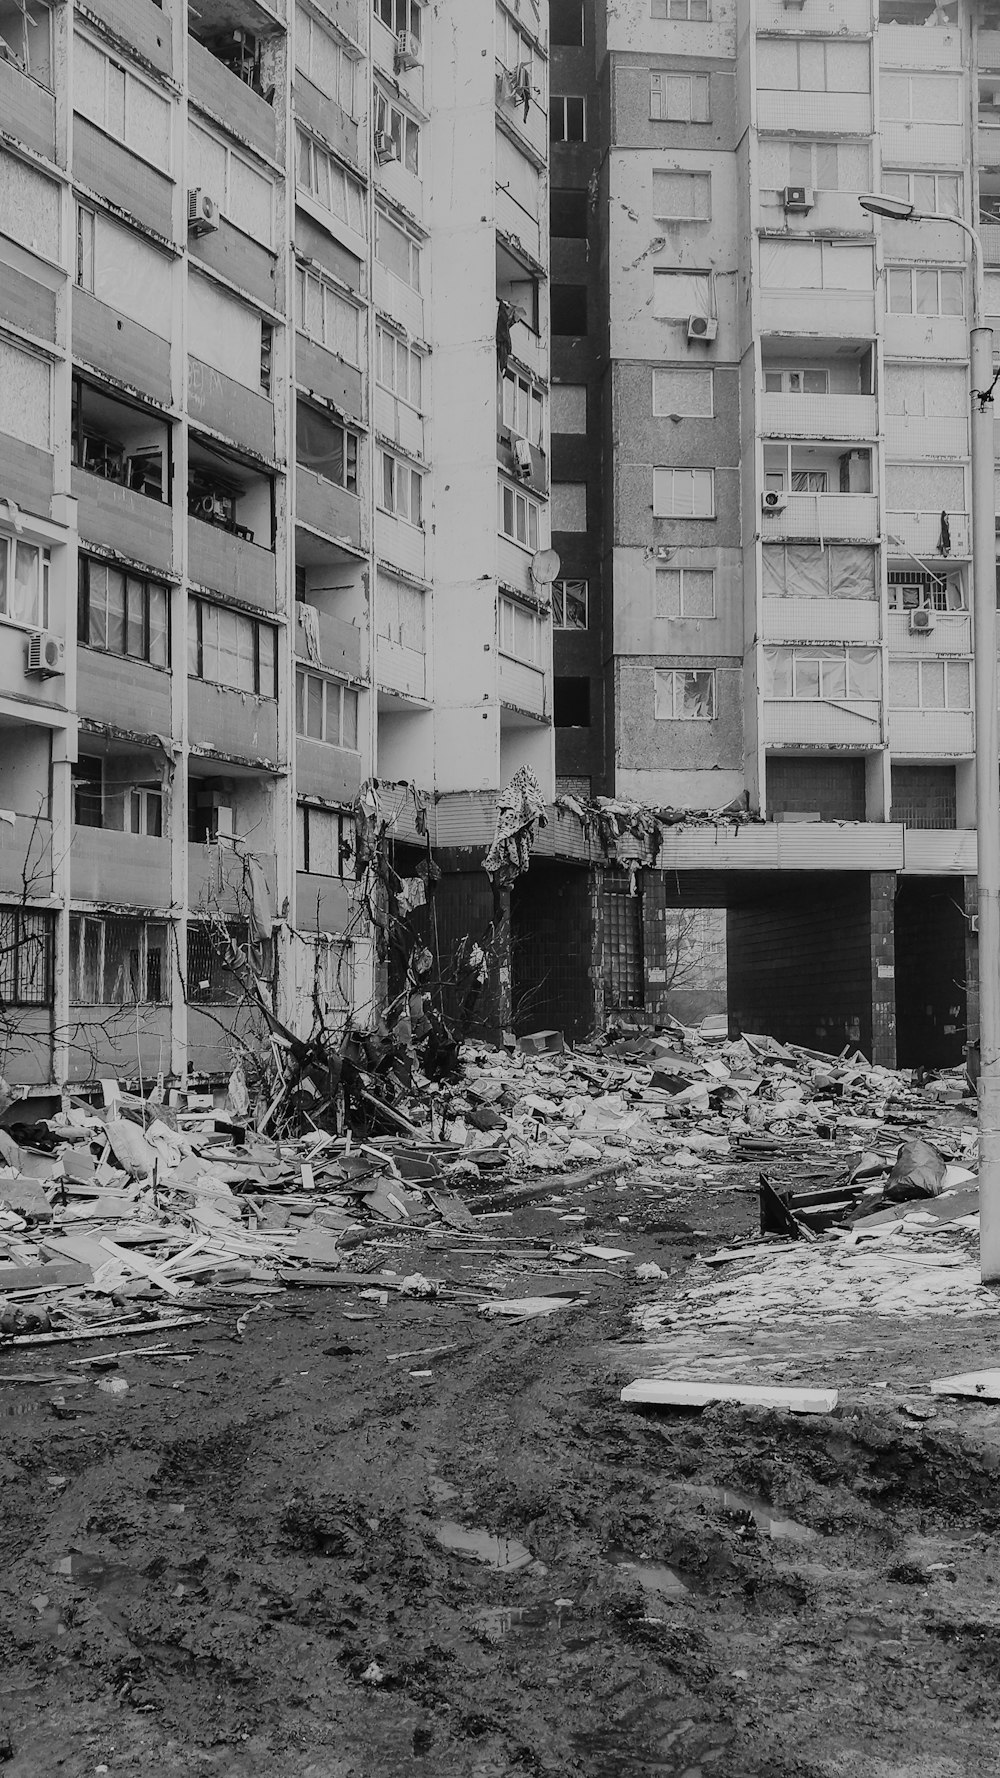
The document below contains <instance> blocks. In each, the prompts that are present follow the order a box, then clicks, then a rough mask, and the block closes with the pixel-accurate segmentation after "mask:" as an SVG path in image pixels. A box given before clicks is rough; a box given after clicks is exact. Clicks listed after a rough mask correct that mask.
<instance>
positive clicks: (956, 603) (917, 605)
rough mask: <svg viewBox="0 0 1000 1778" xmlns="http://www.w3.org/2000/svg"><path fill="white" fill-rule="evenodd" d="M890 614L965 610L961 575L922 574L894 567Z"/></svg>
mask: <svg viewBox="0 0 1000 1778" xmlns="http://www.w3.org/2000/svg"><path fill="white" fill-rule="evenodd" d="M886 578H887V580H888V583H889V610H890V611H920V610H928V611H964V610H965V588H964V587H963V585H962V580H961V576H960V575H954V574H952V575H944V574H921V573H919V572H918V570H917V569H916V568H904V569H895V568H890V570H889V573H888V575H887V577H886Z"/></svg>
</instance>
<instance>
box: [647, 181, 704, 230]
mask: <svg viewBox="0 0 1000 1778" xmlns="http://www.w3.org/2000/svg"><path fill="white" fill-rule="evenodd" d="M653 215H654V216H663V217H666V218H667V219H668V220H673V221H685V222H708V221H709V220H710V219H711V215H712V175H711V173H688V172H683V171H670V172H665V171H661V170H659V169H657V168H654V170H653Z"/></svg>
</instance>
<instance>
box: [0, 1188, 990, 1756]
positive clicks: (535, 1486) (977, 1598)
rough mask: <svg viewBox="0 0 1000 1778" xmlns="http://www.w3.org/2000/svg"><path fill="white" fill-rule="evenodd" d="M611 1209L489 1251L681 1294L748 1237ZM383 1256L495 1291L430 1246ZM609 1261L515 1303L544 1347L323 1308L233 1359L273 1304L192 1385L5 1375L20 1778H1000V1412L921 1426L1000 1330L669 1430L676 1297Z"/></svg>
mask: <svg viewBox="0 0 1000 1778" xmlns="http://www.w3.org/2000/svg"><path fill="white" fill-rule="evenodd" d="M585 1208H586V1214H587V1222H586V1224H580V1223H575V1224H569V1225H566V1224H560V1223H558V1222H557V1221H556V1219H555V1217H554V1216H553V1214H552V1212H551V1210H545V1209H542V1208H539V1207H537V1206H535V1207H524V1208H522V1209H520V1210H519V1211H518V1213H517V1216H516V1218H515V1219H514V1220H513V1221H511V1220H506V1221H504V1220H501V1221H498V1222H493V1223H492V1225H490V1226H492V1228H493V1229H494V1231H495V1230H496V1229H498V1228H499V1229H502V1230H503V1231H504V1232H505V1233H510V1232H511V1231H512V1230H513V1231H516V1232H519V1233H522V1234H529V1233H530V1234H533V1235H538V1234H540V1233H541V1234H544V1235H552V1233H553V1231H554V1230H555V1231H556V1232H557V1233H558V1235H559V1237H560V1238H568V1236H569V1235H570V1234H572V1235H573V1236H579V1234H580V1231H581V1229H585V1232H586V1235H587V1237H588V1238H590V1239H597V1238H599V1237H600V1236H603V1237H604V1238H605V1239H606V1240H610V1241H611V1242H613V1243H614V1244H617V1245H623V1246H628V1247H632V1248H634V1249H635V1251H636V1253H637V1255H638V1257H639V1258H641V1259H656V1260H658V1261H659V1263H660V1265H661V1266H662V1267H664V1268H665V1269H669V1270H670V1271H671V1274H672V1277H675V1278H682V1277H683V1276H684V1275H685V1274H686V1271H687V1269H688V1268H689V1267H690V1266H692V1265H694V1264H696V1263H697V1261H696V1255H697V1254H698V1253H699V1252H700V1251H705V1250H709V1249H711V1248H713V1247H714V1246H715V1245H717V1243H718V1240H719V1238H720V1237H728V1236H731V1235H733V1234H734V1233H737V1232H740V1231H742V1230H745V1229H747V1228H749V1227H751V1226H752V1224H753V1220H754V1214H755V1209H754V1205H753V1203H752V1201H751V1200H750V1199H749V1198H747V1197H746V1196H743V1195H740V1194H739V1193H737V1192H736V1191H734V1190H732V1189H728V1188H723V1189H715V1190H711V1191H705V1192H703V1193H700V1194H699V1195H698V1196H696V1197H688V1198H685V1199H683V1200H682V1201H681V1202H679V1203H678V1202H676V1201H675V1202H673V1203H670V1202H665V1201H664V1200H662V1199H659V1200H658V1199H657V1196H656V1193H655V1192H652V1193H651V1192H649V1191H648V1190H647V1191H646V1192H644V1193H640V1194H638V1195H637V1194H636V1193H635V1192H634V1191H629V1192H625V1193H622V1192H617V1193H616V1192H615V1191H614V1189H613V1188H604V1189H598V1190H597V1191H593V1192H591V1193H590V1194H589V1196H588V1197H587V1199H586V1203H585ZM624 1217H627V1218H628V1220H627V1221H623V1220H622V1218H624ZM484 1226H485V1225H484ZM699 1231H700V1232H699ZM394 1239H398V1238H397V1237H394ZM355 1257H356V1258H357V1260H358V1262H359V1263H360V1264H361V1265H364V1266H372V1267H376V1266H393V1267H395V1269H396V1270H397V1271H399V1272H400V1273H405V1272H409V1271H412V1270H413V1269H414V1266H415V1265H418V1266H419V1268H420V1270H422V1271H424V1272H426V1273H427V1274H429V1275H430V1276H432V1277H436V1278H447V1279H451V1280H452V1281H453V1282H454V1283H462V1284H465V1285H473V1286H476V1285H478V1283H479V1282H480V1281H481V1280H483V1279H484V1278H494V1279H495V1278H496V1277H498V1276H500V1275H501V1274H499V1273H496V1272H494V1271H493V1270H492V1269H491V1261H490V1259H489V1257H488V1256H483V1255H474V1254H470V1253H463V1252H459V1251H451V1252H449V1251H448V1244H447V1243H445V1244H443V1245H441V1246H440V1248H439V1250H438V1251H436V1252H433V1253H429V1252H428V1251H427V1248H426V1245H425V1243H423V1242H422V1241H421V1240H419V1239H418V1240H417V1241H416V1242H415V1244H414V1246H413V1247H412V1248H410V1247H409V1246H406V1245H397V1246H395V1247H390V1246H388V1245H387V1244H386V1243H382V1244H381V1245H380V1246H379V1247H378V1248H375V1247H371V1248H367V1247H362V1248H360V1249H359V1250H358V1253H357V1255H356V1256H355ZM584 1264H586V1265H588V1266H593V1267H594V1268H595V1269H594V1270H593V1271H589V1272H588V1273H586V1274H585V1275H584V1274H581V1272H580V1270H579V1268H577V1269H575V1270H574V1272H573V1274H572V1276H570V1275H569V1274H567V1273H566V1272H565V1271H561V1270H559V1269H558V1268H554V1269H550V1270H549V1271H544V1270H541V1269H539V1268H538V1267H537V1266H536V1265H533V1264H532V1263H529V1262H527V1261H525V1262H519V1263H516V1264H513V1265H511V1266H509V1267H507V1268H506V1270H505V1272H504V1273H503V1274H502V1275H503V1276H504V1277H506V1278H507V1279H509V1281H510V1284H511V1286H512V1287H513V1288H512V1290H511V1291H510V1292H509V1294H522V1293H527V1292H529V1291H530V1292H532V1293H534V1292H536V1291H539V1290H541V1291H546V1290H555V1289H557V1288H559V1287H560V1286H562V1287H564V1288H565V1287H566V1286H567V1285H568V1286H569V1288H572V1289H576V1290H578V1291H580V1292H584V1293H585V1294H586V1297H587V1299H588V1300H587V1301H586V1303H585V1304H582V1305H580V1306H577V1307H574V1308H571V1309H567V1310H563V1311H560V1312H558V1313H557V1314H554V1315H553V1316H551V1317H549V1318H546V1319H545V1320H537V1321H532V1322H528V1323H524V1324H521V1325H517V1326H512V1325H504V1324H497V1323H495V1322H487V1321H485V1320H483V1319H481V1318H479V1317H477V1314H476V1308H475V1298H474V1297H472V1296H470V1299H469V1301H468V1302H467V1303H462V1304H458V1305H456V1304H454V1303H451V1302H447V1303H446V1302H443V1301H437V1302H435V1301H431V1302H418V1301H411V1300H408V1299H401V1298H398V1297H395V1296H391V1297H390V1299H389V1301H388V1303H387V1304H386V1305H385V1306H384V1307H383V1306H381V1305H379V1304H378V1303H372V1302H369V1301H365V1300H364V1299H363V1298H360V1297H359V1296H358V1293H357V1292H356V1291H345V1290H339V1291H322V1292H319V1291H304V1290H300V1291H296V1292H291V1291H289V1292H286V1293H285V1294H284V1295H283V1296H281V1297H274V1298H272V1299H271V1300H270V1301H269V1302H268V1303H267V1305H266V1306H265V1307H263V1308H261V1309H260V1310H258V1311H256V1312H254V1313H252V1314H250V1315H249V1316H248V1317H247V1318H246V1320H245V1323H244V1324H243V1331H242V1332H240V1331H238V1328H237V1319H238V1317H239V1316H241V1315H242V1314H243V1313H244V1312H245V1311H246V1309H247V1308H248V1306H249V1305H248V1300H247V1299H243V1300H242V1301H241V1300H240V1299H238V1298H237V1299H235V1303H234V1299H233V1298H232V1297H231V1296H227V1297H226V1298H225V1299H222V1298H221V1296H217V1297H216V1298H214V1299H212V1301H213V1302H214V1303H216V1304H217V1305H218V1306H217V1307H215V1308H213V1309H212V1312H211V1319H210V1320H208V1321H207V1322H206V1324H205V1325H204V1326H202V1327H200V1328H197V1329H194V1330H192V1331H191V1332H189V1333H185V1334H184V1335H180V1334H178V1335H176V1336H174V1341H173V1345H174V1350H175V1353H189V1354H191V1356H190V1357H189V1359H188V1360H187V1362H180V1361H179V1360H178V1358H177V1357H176V1356H172V1357H168V1358H163V1357H155V1356H150V1357H146V1358H143V1357H142V1356H141V1355H140V1353H139V1352H138V1351H137V1352H135V1354H134V1355H132V1354H130V1355H129V1356H127V1357H123V1358H122V1359H121V1361H120V1364H119V1368H118V1369H117V1370H104V1371H93V1372H91V1373H89V1374H88V1373H86V1372H82V1370H81V1367H76V1368H75V1369H74V1368H73V1367H71V1365H70V1364H69V1360H70V1359H75V1358H78V1357H80V1356H82V1355H86V1356H93V1355H94V1354H95V1351H100V1350H103V1349H104V1348H101V1347H97V1348H94V1347H79V1346H77V1347H72V1346H65V1347H54V1348H50V1349H46V1348H44V1347H41V1348H36V1349H34V1350H30V1349H28V1350H22V1351H19V1352H17V1351H11V1350H10V1348H9V1347H8V1348H6V1349H4V1350H2V1351H0V1373H2V1376H3V1381H2V1383H0V1417H2V1421H3V1444H2V1449H0V1487H2V1495H0V1500H2V1508H0V1510H2V1526H3V1535H2V1551H0V1564H2V1580H0V1585H2V1589H3V1602H2V1612H0V1662H2V1678H0V1766H2V1769H3V1773H4V1778H48V1775H49V1774H56V1773H59V1774H65V1775H66V1778H76V1775H77V1774H85V1773H88V1774H89V1773H100V1772H104V1771H107V1772H110V1773H112V1774H115V1773H119V1772H121V1773H125V1772H131V1773H142V1774H144V1775H149V1778H161V1775H162V1778H172V1775H173V1774H184V1775H185V1778H191V1775H198V1774H206V1775H207V1774H218V1775H219V1778H223V1775H225V1778H228V1775H230V1774H231V1775H232V1778H237V1775H239V1778H250V1775H253V1778H258V1775H259V1778H264V1775H266V1778H391V1775H395V1774H400V1775H401V1778H403V1775H406V1778H432V1775H433V1778H522V1775H524V1774H551V1775H552V1778H563V1775H566V1778H568V1775H569V1774H583V1775H586V1778H612V1775H613V1778H632V1775H636V1778H639V1775H642V1778H649V1775H652V1774H664V1775H666V1774H670V1775H671V1778H699V1775H700V1774H704V1775H709V1778H750V1775H751V1774H752V1775H754V1778H758V1775H759V1778H813V1775H819V1774H824V1775H826V1774H845V1775H852V1778H853V1775H855V1774H857V1775H859V1778H860V1775H861V1774H864V1775H865V1778H872V1775H874V1778H890V1775H891V1778H952V1775H953V1774H954V1775H957V1774H966V1773H969V1774H977V1775H979V1774H989V1773H995V1772H1000V1734H998V1730H1000V1699H998V1678H1000V1612H998V1609H997V1579H998V1577H1000V1548H998V1544H997V1533H998V1528H1000V1488H998V1478H997V1470H998V1465H1000V1406H998V1407H995V1408H989V1407H987V1406H983V1405H980V1404H975V1403H969V1404H966V1403H954V1402H947V1403H946V1402H940V1403H939V1404H938V1408H937V1414H936V1417H935V1418H931V1419H926V1420H923V1419H918V1418H914V1417H913V1412H912V1410H913V1409H914V1407H915V1408H916V1410H917V1412H918V1413H919V1412H923V1411H925V1410H927V1409H928V1408H929V1402H928V1401H927V1399H926V1398H922V1397H920V1396H919V1395H911V1396H910V1397H908V1398H904V1395H903V1394H901V1393H900V1391H904V1390H906V1389H907V1388H909V1387H911V1386H913V1385H916V1384H919V1383H920V1382H921V1381H922V1380H925V1379H926V1378H927V1377H928V1376H930V1375H933V1374H935V1373H937V1374H941V1370H942V1369H943V1368H950V1369H955V1370H958V1369H964V1368H968V1367H969V1366H971V1365H974V1364H987V1363H995V1362H997V1354H996V1350H995V1345H994V1338H995V1336H994V1335H993V1333H992V1330H991V1327H990V1326H989V1325H988V1324H987V1323H986V1322H985V1321H984V1322H983V1324H982V1326H977V1325H975V1324H973V1325H972V1326H970V1325H969V1323H968V1322H966V1323H963V1324H962V1325H957V1324H942V1323H938V1324H937V1325H935V1326H933V1327H930V1326H928V1327H923V1328H919V1327H913V1326H908V1325H906V1324H905V1323H902V1322H898V1321H896V1322H886V1323H885V1324H884V1325H882V1326H880V1327H879V1328H878V1329H874V1330H873V1329H872V1328H870V1327H869V1328H852V1329H850V1330H849V1332H848V1333H847V1334H845V1331H844V1329H843V1327H840V1328H838V1329H837V1330H836V1331H835V1332H834V1331H831V1332H830V1333H827V1332H826V1331H825V1330H824V1329H823V1328H822V1327H820V1328H816V1329H814V1330H807V1333H808V1337H809V1339H810V1340H811V1342H812V1343H811V1346H810V1353H811V1356H810V1358H809V1360H808V1362H806V1361H805V1360H803V1362H802V1364H801V1366H800V1370H802V1371H806V1370H807V1371H808V1372H809V1377H808V1380H809V1381H810V1382H815V1381H818V1380H821V1381H825V1380H827V1379H829V1380H830V1381H832V1382H834V1383H835V1384H836V1385H837V1386H838V1387H839V1388H840V1390H841V1392H842V1393H841V1403H840V1406H839V1408H838V1410H837V1412H836V1414H835V1415H834V1416H833V1417H829V1418H809V1419H806V1418H802V1419H796V1418H787V1417H784V1416H781V1415H777V1414H774V1413H766V1412H747V1411H743V1410H738V1409H732V1408H729V1409H713V1410H709V1411H708V1412H705V1413H703V1414H694V1415H692V1414H668V1413H652V1414H649V1415H641V1414H636V1413H634V1412H630V1411H629V1410H627V1409H625V1408H623V1407H622V1406H621V1405H620V1403H619V1400H618V1395H619V1390H620V1387H621V1385H622V1384H623V1383H624V1382H626V1381H628V1380H629V1379H630V1378H631V1377H632V1376H634V1375H636V1374H639V1373H641V1372H642V1370H643V1352H642V1347H641V1346H640V1345H639V1344H637V1343H636V1336H635V1333H634V1330H633V1328H632V1327H631V1324H630V1321H629V1313H630V1310H631V1309H632V1308H633V1307H634V1306H635V1305H636V1304H637V1303H638V1302H641V1301H643V1300H648V1299H649V1298H650V1297H651V1295H652V1294H654V1293H655V1287H654V1291H651V1290H650V1288H649V1287H643V1286H641V1285H638V1284H636V1283H635V1282H634V1280H630V1279H629V1277H628V1276H627V1275H623V1274H622V1269H621V1268H620V1267H619V1268H617V1269H616V1268H610V1267H609V1268H604V1269H601V1268H600V1265H599V1262H598V1261H596V1260H595V1261H585V1262H584ZM660 1288H661V1289H662V1288H663V1287H662V1286H661V1287H660ZM667 1288H669V1286H668V1287H667ZM359 1315H364V1316H366V1317H370V1318H369V1319H353V1317H356V1316H359ZM153 1338H155V1336H154V1337H153ZM150 1343H152V1340H151V1342H150ZM107 1346H108V1348H109V1349H115V1347H114V1342H111V1341H109V1342H107ZM120 1346H121V1342H118V1349H120ZM437 1347H442V1348H448V1349H447V1350H442V1351H436V1352H431V1353H429V1354H427V1353H426V1349H427V1348H437ZM400 1354H419V1355H418V1356H412V1357H409V1356H400ZM421 1373H429V1374H421ZM28 1374H33V1375H36V1376H41V1377H45V1378H50V1379H56V1380H55V1381H48V1382H42V1383H25V1382H20V1383H16V1384H14V1383H11V1382H10V1379H11V1378H12V1377H19V1378H24V1377H25V1376H26V1375H28ZM120 1381H124V1382H127V1384H128V1389H127V1391H126V1392H118V1393H114V1392H112V1390H109V1389H108V1388H106V1387H105V1388H102V1387H99V1383H101V1384H104V1385H108V1384H112V1385H116V1384H117V1383H119V1382H120ZM885 1383H888V1384H889V1387H888V1388H884V1387H882V1388H880V1387H879V1385H880V1384H882V1385H884V1384H885ZM921 1401H923V1407H921ZM734 1491H735V1493H736V1495H737V1498H735V1499H734V1498H733V1493H734ZM775 1518H776V1520H777V1522H775ZM477 1532H481V1533H487V1534H489V1535H488V1536H480V1537H478V1538H477V1537H475V1536H473V1537H472V1539H471V1542H472V1544H473V1546H474V1548H473V1549H472V1550H466V1549H463V1548H458V1549H456V1548H450V1547H448V1545H449V1543H450V1544H456V1543H457V1544H459V1545H462V1544H465V1543H466V1542H468V1541H469V1535H468V1534H469V1533H477ZM504 1564H506V1565H504Z"/></svg>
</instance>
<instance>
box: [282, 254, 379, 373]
mask: <svg viewBox="0 0 1000 1778" xmlns="http://www.w3.org/2000/svg"><path fill="white" fill-rule="evenodd" d="M310 284H313V285H315V286H316V288H317V289H318V291H319V293H320V295H319V300H320V308H321V317H320V319H321V328H320V332H319V333H318V334H317V333H315V332H313V331H312V329H311V328H310V325H309V320H310V315H309V302H308V294H309V286H310ZM328 303H332V304H333V305H334V306H335V307H336V305H339V306H340V308H342V309H343V310H344V311H345V312H348V313H350V314H353V316H354V337H355V345H354V354H353V356H351V355H349V354H348V353H346V352H343V351H341V350H340V349H339V346H338V345H331V343H330V337H329V336H330V334H331V332H335V329H331V328H330V326H329V321H328ZM362 313H363V311H362V310H361V309H360V308H359V306H358V305H357V304H356V303H354V302H352V301H351V300H350V298H349V296H348V294H347V292H346V290H344V289H342V288H341V286H340V285H339V284H335V283H334V282H333V280H332V279H331V278H329V277H326V276H325V275H324V273H323V271H322V270H321V269H319V268H318V267H315V266H304V265H301V264H300V263H299V262H298V261H296V264H295V326H296V328H297V329H298V331H299V333H302V334H304V335H305V337H306V339H308V340H312V342H313V344H314V345H317V346H322V347H323V349H324V351H326V352H332V353H333V355H334V357H335V358H340V359H341V360H342V362H343V363H344V364H351V365H353V366H354V368H355V370H359V369H360V368H361V317H362Z"/></svg>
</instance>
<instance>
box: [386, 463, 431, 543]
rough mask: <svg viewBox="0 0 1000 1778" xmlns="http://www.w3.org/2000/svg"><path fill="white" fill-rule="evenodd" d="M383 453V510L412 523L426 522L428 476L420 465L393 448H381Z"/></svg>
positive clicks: (420, 523)
mask: <svg viewBox="0 0 1000 1778" xmlns="http://www.w3.org/2000/svg"><path fill="white" fill-rule="evenodd" d="M379 456H380V457H381V460H382V474H381V476H380V478H379V486H378V505H379V507H380V509H381V511H382V512H388V513H392V515H393V517H394V518H397V519H405V520H406V522H407V523H408V524H410V525H422V524H423V489H424V478H423V476H422V475H421V473H420V471H419V469H414V468H413V466H412V465H411V464H410V463H408V462H407V461H406V460H405V458H403V457H394V456H393V455H392V454H391V452H389V451H380V452H379Z"/></svg>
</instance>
